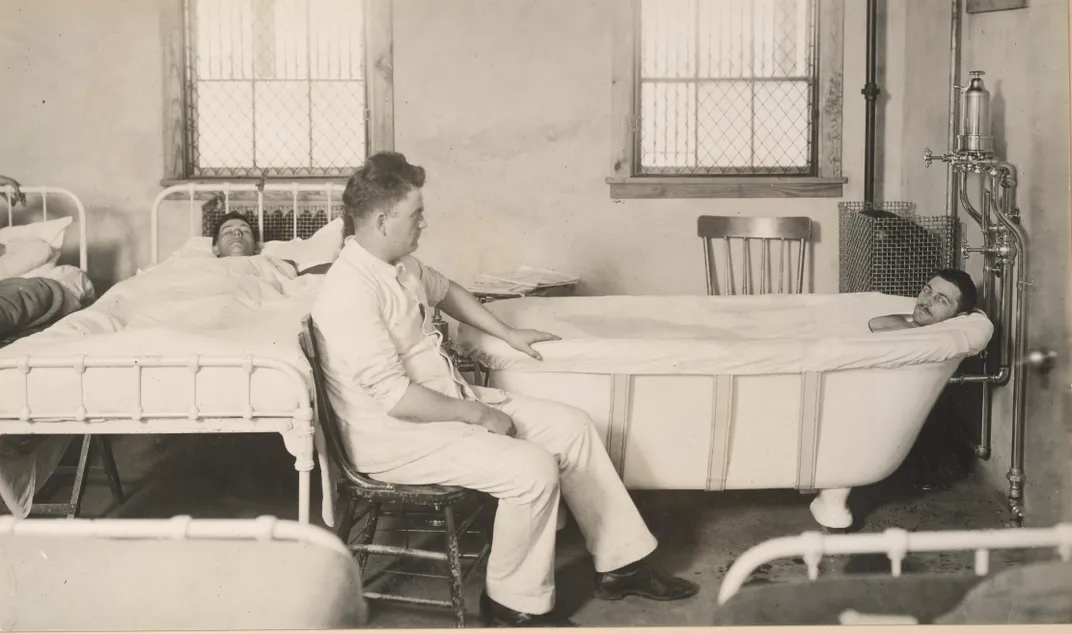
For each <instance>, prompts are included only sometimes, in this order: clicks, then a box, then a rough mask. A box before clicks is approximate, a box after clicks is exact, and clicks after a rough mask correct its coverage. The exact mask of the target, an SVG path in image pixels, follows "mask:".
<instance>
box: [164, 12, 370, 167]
mask: <svg viewBox="0 0 1072 634" xmlns="http://www.w3.org/2000/svg"><path fill="white" fill-rule="evenodd" d="M185 7H186V90H187V94H188V95H189V97H188V99H187V108H188V110H187V118H186V119H187V131H186V132H187V147H188V148H189V156H187V161H188V163H189V168H190V170H191V172H192V174H191V175H192V176H195V177H249V176H260V175H262V174H264V175H267V176H344V175H346V174H348V173H349V172H350V171H351V170H352V169H353V168H354V167H355V166H357V165H360V164H361V163H362V162H363V161H364V159H365V155H366V148H367V145H368V144H367V130H366V128H367V126H366V121H367V117H366V91H365V68H364V63H365V52H364V29H365V11H364V2H363V1H362V0H185Z"/></svg>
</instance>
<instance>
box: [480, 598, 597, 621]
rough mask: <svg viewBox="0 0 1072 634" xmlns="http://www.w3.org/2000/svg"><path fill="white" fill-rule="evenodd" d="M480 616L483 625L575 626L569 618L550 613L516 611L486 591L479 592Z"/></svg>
mask: <svg viewBox="0 0 1072 634" xmlns="http://www.w3.org/2000/svg"><path fill="white" fill-rule="evenodd" d="M480 618H481V619H482V620H483V621H484V627H577V624H576V623H574V622H573V621H570V620H569V619H564V618H560V617H555V616H551V615H550V614H526V613H525V612H516V611H514V610H511V609H510V608H508V607H506V606H505V605H503V604H501V603H497V602H496V601H494V600H492V598H491V597H489V596H488V593H487V592H483V593H481V594H480Z"/></svg>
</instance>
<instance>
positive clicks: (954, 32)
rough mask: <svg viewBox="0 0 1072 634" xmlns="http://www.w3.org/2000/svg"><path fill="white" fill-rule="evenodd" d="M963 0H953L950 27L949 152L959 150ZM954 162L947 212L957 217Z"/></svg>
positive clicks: (949, 176)
mask: <svg viewBox="0 0 1072 634" xmlns="http://www.w3.org/2000/svg"><path fill="white" fill-rule="evenodd" d="M960 3H961V0H951V2H950V5H951V9H952V16H951V18H952V19H951V22H950V27H949V131H948V142H949V152H950V153H952V152H956V150H957V102H958V100H959V99H958V98H959V96H960V95H959V89H958V84H959V83H960V13H961V4H960ZM953 165H954V164H953V163H949V164H948V165H947V166H946V177H945V213H946V215H948V216H952V217H953V218H956V217H957V216H958V215H959V209H958V208H957V202H958V201H957V186H956V180H955V179H956V175H955V172H954V169H953Z"/></svg>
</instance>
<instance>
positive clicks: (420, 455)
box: [312, 152, 697, 627]
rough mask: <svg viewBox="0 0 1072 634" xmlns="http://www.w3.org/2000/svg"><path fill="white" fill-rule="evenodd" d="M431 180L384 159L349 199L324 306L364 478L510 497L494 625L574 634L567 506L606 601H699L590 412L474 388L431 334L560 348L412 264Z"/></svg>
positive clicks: (502, 510)
mask: <svg viewBox="0 0 1072 634" xmlns="http://www.w3.org/2000/svg"><path fill="white" fill-rule="evenodd" d="M424 181H425V172H424V169H423V168H421V167H418V166H414V165H411V164H409V163H408V162H407V161H406V158H405V157H404V156H403V155H401V154H397V153H389V152H381V153H378V154H375V155H373V156H371V157H369V159H368V160H367V161H366V162H365V165H364V166H362V167H361V168H360V169H359V170H358V171H357V172H356V173H354V175H353V176H352V177H351V178H350V180H349V182H348V183H347V186H346V191H345V192H344V194H343V204H344V205H345V208H346V213H347V214H348V215H349V216H350V217H351V219H352V221H353V227H354V235H353V236H352V237H350V238H348V239H347V241H346V244H345V246H344V247H343V249H342V253H341V254H340V256H339V258H338V260H336V261H335V264H334V265H333V266H332V267H331V270H330V271H328V274H327V276H326V277H325V279H324V282H323V286H322V287H321V290H320V294H319V296H318V298H317V301H316V304H315V305H314V307H313V309H312V317H313V321H314V323H315V325H316V331H317V334H316V336H317V337H318V339H319V340H320V347H321V350H322V353H323V364H324V373H325V377H326V382H327V388H328V392H329V394H330V397H331V402H332V405H333V406H334V407H335V409H336V410H337V412H338V416H339V419H340V424H341V426H342V430H341V431H342V434H343V436H344V438H346V439H347V441H348V444H349V447H348V452H349V454H350V457H351V459H352V460H353V462H354V466H355V467H356V468H357V469H358V470H360V471H362V472H363V473H366V474H368V475H369V476H371V477H374V478H376V479H378V480H381V481H385V482H393V483H398V484H411V485H418V484H440V485H455V486H462V487H466V488H469V489H474V490H478V491H483V492H486V493H489V494H491V495H493V496H494V497H496V498H498V500H499V506H498V511H497V512H496V515H495V527H494V539H493V543H492V547H491V554H490V557H489V559H488V566H487V589H486V591H485V594H484V595H482V596H481V614H482V616H483V617H484V620H485V623H486V624H487V625H505V626H521V625H528V626H538V627H539V626H571V625H573V624H572V623H570V622H569V621H567V620H564V619H562V618H557V617H552V616H550V612H551V609H552V607H553V606H554V602H555V585H554V562H555V525H556V519H557V515H558V507H559V499H560V496H561V497H564V499H565V502H566V504H567V505H568V506H569V508H570V510H571V511H572V515H573V516H574V517H575V518H576V520H577V524H578V525H579V526H580V529H581V531H582V532H583V533H584V536H585V543H586V544H587V546H588V548H589V550H590V551H591V552H592V554H593V557H594V560H595V561H594V563H595V569H596V571H597V579H596V595H597V596H598V597H600V598H605V599H618V598H621V597H623V596H625V595H638V596H642V597H647V598H650V599H656V600H664V601H665V600H676V599H684V598H686V597H690V596H693V595H694V594H695V593H696V592H697V587H696V586H695V585H694V584H692V583H691V582H689V581H686V580H683V579H679V578H674V577H669V576H665V575H663V574H661V573H659V572H656V571H655V570H654V569H653V568H652V567H651V566H650V565H649V564H648V563H647V562H646V561H645V558H646V557H647V556H648V555H649V554H650V553H651V552H652V551H654V550H655V547H656V540H655V537H654V536H653V535H652V534H651V532H650V531H649V530H648V528H647V526H646V525H645V524H644V520H643V519H642V518H641V516H640V513H639V512H638V511H637V509H636V507H635V506H634V504H633V501H632V499H631V498H630V497H629V494H628V493H627V491H626V489H625V486H624V485H623V484H622V482H621V480H620V479H619V477H618V474H617V473H616V472H615V470H614V466H613V464H612V463H611V460H610V458H609V456H608V455H607V452H606V450H605V449H604V447H603V445H602V443H601V442H600V440H599V437H598V436H597V435H596V430H595V427H594V425H593V423H592V420H591V419H590V418H589V417H588V415H587V414H585V413H584V412H582V411H580V410H578V409H575V408H572V407H569V406H567V405H564V404H562V403H557V402H552V401H547V400H539V399H535V398H529V397H525V396H521V395H514V394H506V393H504V392H502V391H499V390H492V389H487V388H480V387H473V386H470V385H468V384H467V383H466V381H465V380H464V379H463V378H462V377H461V375H460V374H459V373H458V371H457V370H456V369H455V368H454V367H453V365H452V364H451V362H450V361H449V360H448V358H447V356H446V355H445V354H444V352H443V349H442V345H441V344H442V341H441V337H440V334H439V332H438V331H437V330H436V329H435V328H434V326H433V325H432V323H431V319H432V308H433V307H437V306H438V307H439V308H440V309H441V310H442V311H443V312H444V313H446V314H447V315H450V316H451V317H454V318H455V319H457V320H458V321H459V322H462V323H465V324H468V325H470V326H472V327H474V328H479V329H481V330H483V331H485V332H487V333H489V334H491V335H494V336H496V337H499V338H501V339H503V340H504V341H506V342H507V343H508V344H510V346H512V347H513V348H515V349H516V350H519V351H521V352H524V353H526V354H528V355H530V356H532V357H533V358H535V359H541V357H540V354H539V352H537V351H536V350H535V349H534V348H533V345H534V344H537V343H540V342H547V341H554V340H555V339H557V337H555V336H554V335H550V334H547V333H544V332H539V331H536V330H524V329H516V328H512V327H510V326H507V325H506V324H504V323H502V322H501V321H499V320H498V319H497V318H496V317H495V316H494V315H492V314H491V313H490V312H489V311H488V310H487V309H485V308H484V307H483V306H482V305H481V304H480V302H479V301H477V299H476V298H474V297H473V296H472V295H471V294H470V293H469V292H468V291H466V290H465V289H463V288H462V287H461V286H459V285H458V284H456V283H454V282H452V281H451V280H449V279H447V278H446V277H444V276H443V275H442V274H440V273H439V272H438V271H436V270H435V269H433V268H432V267H430V266H427V265H425V264H423V263H421V261H420V260H418V259H417V258H415V257H413V256H412V255H411V254H412V253H413V251H415V250H416V249H417V243H418V241H419V239H420V236H421V231H422V230H423V229H424V228H425V227H426V226H427V225H426V224H425V221H424V203H423V199H422V194H421V189H422V187H423V186H424Z"/></svg>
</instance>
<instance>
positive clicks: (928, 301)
mask: <svg viewBox="0 0 1072 634" xmlns="http://www.w3.org/2000/svg"><path fill="white" fill-rule="evenodd" d="M977 301H978V299H977V292H976V290H975V282H973V281H972V278H971V275H968V274H967V273H966V272H964V271H961V270H959V269H942V270H941V271H938V273H937V274H936V275H935V276H934V278H932V279H931V281H929V282H927V283H926V284H925V285H924V286H923V290H921V291H920V292H919V297H917V298H916V306H915V308H914V309H913V310H912V314H911V315H883V316H881V317H875V318H873V319H872V320H871V321H870V322H869V323H868V327H869V328H870V329H871V332H887V331H890V330H905V329H907V328H920V327H922V326H932V325H934V324H937V323H941V322H943V321H945V320H947V319H950V318H953V317H956V316H958V315H966V314H968V313H971V312H972V311H973V310H975V305H976V303H977Z"/></svg>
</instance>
